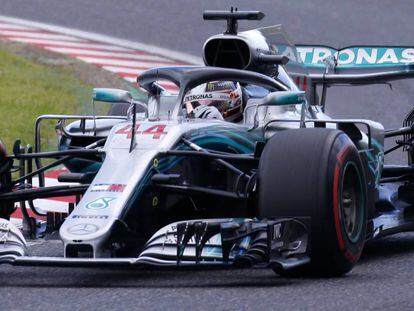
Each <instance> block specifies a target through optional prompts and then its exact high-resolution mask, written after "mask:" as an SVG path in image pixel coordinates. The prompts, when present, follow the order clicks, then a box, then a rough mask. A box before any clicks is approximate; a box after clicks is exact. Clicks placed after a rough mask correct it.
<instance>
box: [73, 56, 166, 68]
mask: <svg viewBox="0 0 414 311" xmlns="http://www.w3.org/2000/svg"><path fill="white" fill-rule="evenodd" d="M76 58H77V59H80V60H81V61H84V62H86V63H90V64H100V65H113V66H126V67H138V68H152V67H161V66H172V65H174V63H173V62H171V63H157V62H150V61H142V62H139V61H128V60H116V59H105V58H94V57H76Z"/></svg>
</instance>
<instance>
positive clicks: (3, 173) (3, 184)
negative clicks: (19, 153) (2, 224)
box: [0, 140, 14, 220]
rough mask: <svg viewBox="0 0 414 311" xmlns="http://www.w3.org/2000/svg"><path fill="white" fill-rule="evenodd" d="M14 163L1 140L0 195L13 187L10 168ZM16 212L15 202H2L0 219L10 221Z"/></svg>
mask: <svg viewBox="0 0 414 311" xmlns="http://www.w3.org/2000/svg"><path fill="white" fill-rule="evenodd" d="M11 166H12V162H11V161H10V160H8V159H7V151H6V147H5V146H4V144H3V143H2V141H1V140H0V193H4V192H9V191H11V190H12V187H11V173H10V168H11ZM13 212H14V203H13V202H1V201H0V218H4V219H7V220H9V219H10V215H11V214H12V213H13Z"/></svg>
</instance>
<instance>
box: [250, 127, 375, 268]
mask: <svg viewBox="0 0 414 311" xmlns="http://www.w3.org/2000/svg"><path fill="white" fill-rule="evenodd" d="M258 193H259V196H258V210H257V215H258V217H259V218H277V217H295V216H296V217H310V219H311V232H310V254H311V263H310V264H309V265H307V266H302V267H298V268H296V269H292V270H287V271H278V273H279V274H283V275H315V276H316V275H317V276H337V275H342V274H344V273H347V272H348V271H350V270H351V269H352V268H353V266H354V265H355V263H356V262H357V261H358V259H359V257H360V255H361V252H362V249H363V246H364V242H365V233H366V226H367V206H366V205H367V203H366V202H367V199H366V197H367V195H366V193H367V189H366V184H365V177H364V170H363V166H362V162H361V159H360V156H359V154H358V150H357V149H356V147H355V145H354V144H353V142H352V141H351V140H350V138H349V137H348V136H347V135H346V134H345V133H343V132H341V131H338V130H334V129H325V128H307V129H296V130H286V131H282V132H278V133H276V134H275V135H274V136H273V137H272V138H271V139H270V140H269V141H268V142H267V144H266V146H265V148H264V150H263V153H262V156H261V159H260V164H259V171H258Z"/></svg>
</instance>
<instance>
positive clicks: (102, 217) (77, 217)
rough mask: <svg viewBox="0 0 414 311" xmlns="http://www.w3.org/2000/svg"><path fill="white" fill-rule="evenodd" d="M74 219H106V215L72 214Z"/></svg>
mask: <svg viewBox="0 0 414 311" xmlns="http://www.w3.org/2000/svg"><path fill="white" fill-rule="evenodd" d="M72 218H74V219H108V218H109V216H108V215H73V216H72Z"/></svg>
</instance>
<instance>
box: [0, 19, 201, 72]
mask: <svg viewBox="0 0 414 311" xmlns="http://www.w3.org/2000/svg"><path fill="white" fill-rule="evenodd" d="M0 21H3V22H5V23H12V24H17V25H22V26H26V27H31V28H40V29H44V30H48V31H52V32H56V33H61V34H66V35H69V36H75V37H80V38H84V39H88V40H93V41H99V42H105V43H108V44H113V45H117V46H122V47H126V48H129V49H135V50H140V51H145V52H148V53H151V54H156V55H160V56H164V57H166V58H169V59H175V60H178V61H181V62H185V63H189V64H193V65H201V64H202V63H203V61H202V59H201V58H200V57H195V56H193V55H191V54H187V53H182V52H176V51H171V50H170V49H164V48H160V47H157V46H153V45H150V44H146V43H141V42H133V41H129V40H123V39H118V38H114V37H110V36H105V35H101V34H97V33H93V32H86V31H82V30H77V29H71V28H67V27H62V26H56V25H50V24H45V23H39V22H33V21H27V20H24V19H20V18H15V17H8V16H4V15H0Z"/></svg>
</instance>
